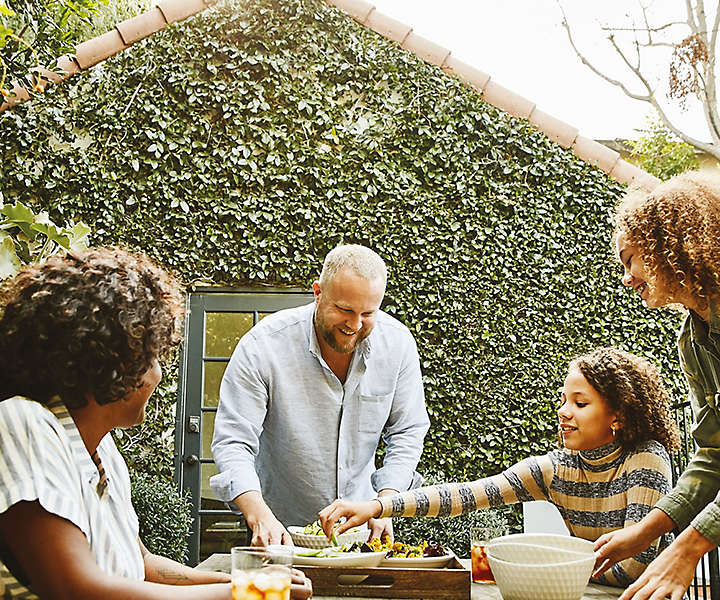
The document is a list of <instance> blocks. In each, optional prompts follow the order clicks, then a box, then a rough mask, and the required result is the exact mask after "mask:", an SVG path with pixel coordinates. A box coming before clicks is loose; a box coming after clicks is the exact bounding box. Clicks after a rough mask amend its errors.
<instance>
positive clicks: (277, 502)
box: [210, 245, 429, 546]
mask: <svg viewBox="0 0 720 600" xmlns="http://www.w3.org/2000/svg"><path fill="white" fill-rule="evenodd" d="M386 282H387V268H386V266H385V263H384V262H383V260H382V258H380V256H378V254H376V253H375V252H374V251H372V250H371V249H369V248H366V247H364V246H358V245H343V246H338V247H337V248H335V249H334V250H332V251H331V252H330V253H328V255H327V256H326V257H325V262H324V264H323V269H322V272H321V274H320V279H319V280H318V281H315V282H314V283H313V292H314V294H315V300H314V302H312V303H311V304H308V305H306V306H302V307H300V308H293V309H288V310H282V311H278V312H276V313H274V314H272V315H269V316H267V317H265V318H264V319H263V320H262V321H260V322H259V323H258V324H257V325H255V327H253V328H252V329H251V330H250V331H249V332H248V333H246V334H245V335H244V336H243V337H242V338H241V339H240V341H239V342H238V344H237V346H236V348H235V351H234V352H233V355H232V358H231V360H230V362H229V364H228V367H227V369H226V371H225V375H224V377H223V380H222V384H221V386H220V404H219V406H218V412H217V417H216V419H215V433H214V437H213V443H212V452H213V457H214V459H215V463H216V464H217V467H218V470H219V473H218V474H217V475H215V476H214V477H212V478H211V479H210V486H211V488H212V489H213V492H214V493H215V495H216V496H217V497H218V498H219V499H220V500H223V501H225V502H227V503H228V505H229V506H230V507H231V508H232V509H233V510H236V511H239V512H241V513H242V514H244V515H245V519H246V521H247V523H248V526H249V527H250V529H251V530H252V542H251V543H252V544H253V545H263V546H264V545H267V544H292V541H291V538H290V534H289V533H288V531H287V529H286V527H288V526H290V525H304V524H306V523H310V522H312V521H314V520H316V519H317V513H318V511H319V510H320V509H322V508H323V507H324V506H327V505H328V504H329V503H330V502H332V501H333V500H334V499H335V498H346V499H349V500H368V499H371V498H374V497H377V496H381V495H386V494H393V493H395V492H397V491H404V490H407V489H410V488H413V487H416V486H418V485H420V483H421V482H422V478H421V477H420V476H419V475H418V474H417V473H416V472H415V467H416V466H417V463H418V460H419V459H420V454H421V453H422V446H423V439H424V437H425V433H426V432H427V430H428V427H429V420H428V416H427V411H426V409H425V397H424V392H423V385H422V377H421V373H420V360H419V358H418V353H417V347H416V345H415V340H414V339H413V337H412V334H411V333H410V331H409V330H408V328H407V327H405V325H403V324H402V323H400V322H399V321H397V320H396V319H394V318H393V317H391V316H390V315H388V314H386V313H385V312H383V311H382V310H380V304H381V303H382V299H383V296H384V294H385V284H386ZM381 436H382V438H383V440H384V441H385V444H386V450H385V456H384V460H383V465H382V467H380V468H379V469H376V467H375V453H376V451H377V446H378V442H379V441H380V437H381ZM368 528H369V529H370V530H371V535H372V536H373V537H374V536H384V535H389V536H390V537H391V538H392V523H391V521H390V519H374V520H373V519H371V521H370V522H369V523H368Z"/></svg>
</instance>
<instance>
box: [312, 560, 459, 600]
mask: <svg viewBox="0 0 720 600" xmlns="http://www.w3.org/2000/svg"><path fill="white" fill-rule="evenodd" d="M298 568H300V569H302V571H303V572H304V573H305V575H307V576H308V577H309V578H310V579H311V580H312V585H313V592H314V593H315V594H317V595H318V596H364V597H366V598H438V599H442V600H468V599H469V598H470V571H469V570H468V569H466V568H465V567H464V566H463V565H462V564H461V563H460V562H459V561H458V559H457V557H453V559H452V561H451V562H450V563H448V565H447V566H446V567H443V568H441V569H407V568H406V569H398V568H395V567H373V568H370V569H360V568H355V567H306V566H302V567H298ZM348 575H350V576H354V577H357V576H363V575H367V576H368V577H367V579H365V580H363V581H361V582H359V583H348V582H347V581H343V580H344V579H346V576H348ZM344 576H345V577H344Z"/></svg>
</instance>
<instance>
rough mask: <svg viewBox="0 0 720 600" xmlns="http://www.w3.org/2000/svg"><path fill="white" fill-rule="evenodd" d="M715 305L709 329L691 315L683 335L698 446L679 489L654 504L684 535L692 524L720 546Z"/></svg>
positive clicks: (719, 371)
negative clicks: (685, 530)
mask: <svg viewBox="0 0 720 600" xmlns="http://www.w3.org/2000/svg"><path fill="white" fill-rule="evenodd" d="M719 308H720V307H718V306H717V305H715V304H713V303H711V305H710V322H709V326H708V324H707V323H705V322H704V321H703V320H702V319H700V317H698V315H697V314H695V313H694V312H692V311H690V313H689V314H688V316H687V318H686V319H685V322H684V323H683V326H682V328H681V329H680V335H679V336H678V349H679V351H680V364H681V365H682V368H683V371H684V372H685V377H686V378H687V381H688V385H689V387H690V392H689V396H690V404H691V406H692V412H693V420H694V423H693V429H692V435H693V438H694V439H695V443H696V444H697V446H698V449H697V451H696V452H695V455H694V456H693V458H692V460H691V461H690V464H688V466H687V468H686V469H685V471H684V472H683V474H682V476H681V477H680V479H678V482H677V484H676V485H675V488H674V489H673V490H672V491H671V492H670V494H668V495H667V496H666V497H665V498H663V499H662V500H660V501H659V502H658V503H657V504H656V505H655V506H656V507H657V508H659V509H661V510H662V511H663V512H665V513H667V515H668V516H669V517H670V518H671V519H672V520H673V521H675V523H676V525H677V526H678V529H679V530H680V531H682V530H683V529H685V528H686V527H687V526H688V525H690V524H691V523H692V526H693V527H694V528H695V529H697V530H698V531H699V532H700V533H701V534H702V535H704V536H705V537H706V538H708V539H709V540H710V541H711V542H713V543H714V544H715V545H720V494H719V493H718V492H720V314H718V309H719Z"/></svg>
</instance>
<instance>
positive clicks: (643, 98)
mask: <svg viewBox="0 0 720 600" xmlns="http://www.w3.org/2000/svg"><path fill="white" fill-rule="evenodd" d="M558 4H559V2H558ZM560 10H561V11H562V13H563V22H562V26H563V27H564V28H565V31H566V32H567V36H568V40H570V45H571V46H572V48H573V50H574V51H575V54H576V55H577V57H578V58H579V59H580V60H581V61H582V63H583V64H584V65H585V66H586V67H588V68H589V69H590V70H591V71H592V72H593V73H595V75H597V76H598V77H602V78H603V79H604V80H605V81H607V82H608V83H611V84H613V85H614V86H617V87H619V88H620V89H621V90H622V91H623V92H624V93H625V95H626V96H629V97H630V98H633V99H634V100H641V101H643V102H649V101H650V97H649V96H643V95H641V94H635V93H634V92H631V91H630V90H629V89H628V88H627V87H626V86H625V84H624V83H623V82H622V81H618V80H617V79H612V78H611V77H608V76H607V75H605V73H603V72H602V71H600V70H599V69H597V68H596V67H595V65H593V64H592V63H591V62H590V61H589V60H588V59H587V58H586V57H585V55H583V54H582V53H581V52H580V50H578V47H577V46H576V45H575V40H574V39H573V36H572V32H571V31H570V26H569V25H568V22H567V19H566V18H565V11H564V10H563V8H562V6H560Z"/></svg>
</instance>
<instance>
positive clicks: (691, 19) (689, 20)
mask: <svg viewBox="0 0 720 600" xmlns="http://www.w3.org/2000/svg"><path fill="white" fill-rule="evenodd" d="M685 12H686V13H687V24H688V25H689V26H690V31H692V32H693V33H697V32H698V26H697V23H696V22H695V15H694V14H693V8H692V3H691V2H690V0H685Z"/></svg>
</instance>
